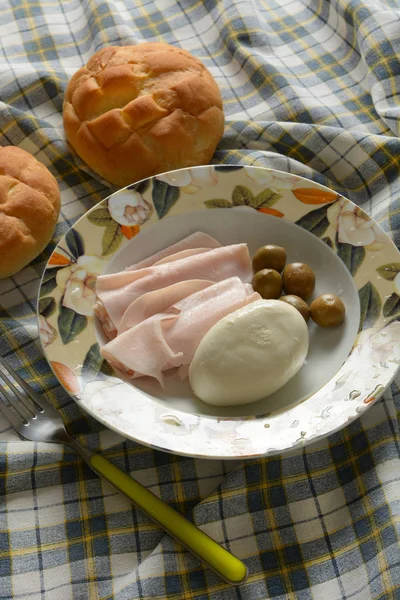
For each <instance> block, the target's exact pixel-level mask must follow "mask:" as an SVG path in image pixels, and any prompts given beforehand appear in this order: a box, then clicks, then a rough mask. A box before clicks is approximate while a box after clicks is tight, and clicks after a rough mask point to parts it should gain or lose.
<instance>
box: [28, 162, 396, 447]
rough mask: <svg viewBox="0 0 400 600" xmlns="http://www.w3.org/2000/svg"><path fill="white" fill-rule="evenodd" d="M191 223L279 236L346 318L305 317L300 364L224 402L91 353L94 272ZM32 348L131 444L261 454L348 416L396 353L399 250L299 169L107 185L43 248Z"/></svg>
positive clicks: (201, 170)
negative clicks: (275, 382)
mask: <svg viewBox="0 0 400 600" xmlns="http://www.w3.org/2000/svg"><path fill="white" fill-rule="evenodd" d="M195 231H203V232H205V233H208V234H210V235H212V236H214V237H215V238H216V239H218V240H219V241H220V242H221V243H222V244H232V243H239V242H246V243H247V244H248V245H249V249H250V252H251V253H253V252H254V251H255V250H256V249H257V248H258V247H259V246H261V245H265V244H269V243H272V244H279V245H283V246H284V247H285V248H286V250H287V253H288V262H294V261H301V262H306V263H308V264H309V265H310V266H311V267H312V269H313V270H314V272H315V273H316V278H317V284H316V289H315V293H314V296H318V295H319V294H322V293H325V292H332V293H335V294H337V295H339V296H340V297H341V298H342V299H343V301H344V303H345V305H346V320H345V322H344V324H343V325H342V326H340V327H338V328H336V329H332V330H326V329H321V328H318V327H316V326H315V325H314V324H312V323H310V325H309V328H310V351H309V355H308V357H307V361H306V363H305V365H304V366H303V367H302V369H301V371H300V372H299V373H298V374H297V375H296V377H294V378H293V379H292V380H291V381H290V382H289V383H288V384H287V385H286V386H284V387H283V388H281V389H280V390H279V391H278V392H276V393H275V394H273V395H271V396H269V397H268V398H265V399H264V400H261V401H259V402H257V403H254V404H250V405H246V406H243V407H235V408H219V407H211V406H208V405H206V404H204V403H202V402H201V401H200V400H198V399H196V398H195V397H194V396H193V394H192V393H191V391H190V388H189V385H188V383H187V382H184V383H182V382H180V381H179V380H178V378H176V377H174V376H171V377H167V380H166V385H165V388H164V389H161V387H160V386H159V385H158V383H157V382H155V381H152V380H149V379H148V378H146V379H138V380H134V381H133V383H127V382H125V381H123V380H122V379H120V378H119V377H118V376H117V375H115V374H114V373H112V371H111V369H110V367H109V366H108V365H107V363H105V362H104V361H103V360H102V358H101V356H100V353H99V344H100V345H101V344H102V343H104V339H103V337H102V332H101V328H100V327H98V326H97V323H96V319H95V318H94V316H93V305H94V302H95V293H94V286H95V279H96V276H97V275H98V274H101V273H110V272H116V271H118V270H121V269H124V268H125V267H126V266H128V265H131V264H133V263H135V262H138V261H139V260H142V259H143V258H145V257H146V256H148V255H150V254H153V253H154V252H156V251H158V250H160V249H162V248H164V247H166V246H168V245H170V244H171V243H174V242H176V241H178V240H179V239H181V238H183V237H185V236H187V235H188V234H190V233H193V232H195ZM39 298H40V299H39V306H38V313H39V316H38V318H39V326H40V337H41V341H42V345H43V348H44V352H45V355H46V357H47V359H48V361H49V362H50V365H51V367H52V369H53V371H54V373H55V374H56V376H57V377H58V379H59V381H60V382H61V383H62V385H63V386H64V387H65V389H66V390H67V391H68V392H69V393H70V394H71V395H72V396H73V397H74V398H75V399H76V400H77V402H79V404H80V405H81V406H82V407H83V408H84V409H85V410H86V411H87V412H89V413H90V414H91V415H92V416H93V417H95V418H96V419H98V420H99V421H101V422H102V423H104V425H106V426H108V427H110V428H111V429H114V430H115V431H118V432H119V433H120V434H121V435H123V436H126V437H128V438H131V439H134V440H136V441H138V442H140V443H143V444H146V445H149V446H153V447H155V448H158V449H161V450H165V451H167V452H175V453H179V454H186V455H190V456H199V457H206V458H239V457H242V458H244V457H253V458H254V457H257V456H266V455H270V454H274V453H278V452H283V451H285V450H288V449H292V448H293V447H294V446H296V445H298V444H305V443H308V442H310V441H314V440H316V439H317V438H320V437H323V436H326V435H328V434H330V433H332V432H333V431H335V430H337V429H340V428H341V427H343V426H344V425H345V424H347V423H348V422H350V421H352V420H353V419H356V418H357V417H358V415H360V414H361V413H362V412H363V411H365V410H367V408H368V406H370V405H371V404H372V403H373V402H374V401H375V400H376V399H377V398H378V397H379V396H380V395H381V394H382V392H383V390H384V389H385V388H386V387H387V385H389V383H390V382H391V380H392V379H393V377H394V376H395V374H396V371H397V369H398V365H399V362H400V324H399V322H398V318H399V316H400V253H399V252H398V250H397V249H396V247H395V246H394V244H393V243H392V242H391V240H390V239H389V238H388V237H387V235H386V234H385V233H384V232H383V231H382V229H381V228H380V227H379V226H378V225H377V224H376V223H375V222H374V221H373V220H372V219H370V217H369V216H368V215H366V214H365V213H364V212H363V211H362V210H361V209H360V208H358V207H356V206H355V205H354V204H353V203H352V202H350V201H349V200H347V199H345V198H343V197H341V196H339V195H338V194H336V193H335V192H332V191H331V190H329V189H327V188H325V187H324V186H321V185H319V184H317V183H314V182H311V181H309V180H306V179H303V178H301V177H297V176H294V175H289V174H287V173H282V172H279V171H275V170H270V169H263V168H257V167H228V166H216V167H210V166H205V167H195V168H191V169H182V170H179V171H173V172H170V173H166V174H163V175H159V176H156V177H153V178H150V179H147V180H144V181H142V182H139V183H137V184H134V185H132V186H129V187H127V188H125V189H123V190H120V191H119V192H116V193H115V194H113V195H112V196H110V197H109V198H108V199H106V200H103V201H102V202H100V203H99V204H98V205H96V206H95V207H94V208H93V209H92V210H91V211H89V212H88V213H87V214H86V215H84V216H83V217H82V218H81V219H80V220H79V221H78V222H77V223H76V224H75V225H74V227H73V228H72V229H70V230H69V231H68V233H67V234H66V235H65V237H64V238H63V239H62V240H61V241H60V243H59V244H58V246H57V248H56V249H55V250H54V252H53V254H52V256H51V257H50V260H49V262H48V264H47V267H46V270H45V272H44V275H43V279H42V283H41V288H40V297H39Z"/></svg>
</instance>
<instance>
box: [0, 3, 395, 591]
mask: <svg viewBox="0 0 400 600" xmlns="http://www.w3.org/2000/svg"><path fill="white" fill-rule="evenodd" d="M0 23H1V39H0V44H1V55H0V73H1V79H0V81H1V90H0V100H1V104H0V130H1V144H2V145H7V144H14V145H17V146H20V147H21V148H24V149H25V150H28V151H29V152H31V153H32V154H34V155H35V156H36V158H38V159H39V160H40V161H42V162H43V163H44V164H45V165H47V166H48V167H49V168H50V170H51V171H52V172H53V173H54V175H55V176H56V177H57V179H58V182H59V184H60V187H61V192H62V212H61V217H60V220H59V224H58V227H57V230H56V234H55V239H54V242H55V241H56V240H57V239H58V238H59V237H60V236H61V235H62V233H63V232H65V231H66V229H67V228H68V227H69V226H70V225H72V223H73V222H74V221H75V220H76V219H77V218H78V217H79V216H80V215H81V214H83V212H84V211H85V210H86V209H87V208H89V207H91V206H93V204H94V203H95V202H97V201H99V200H100V199H102V198H104V197H106V196H107V195H108V194H109V193H110V191H112V188H111V187H110V186H109V184H107V182H104V181H101V180H100V179H99V178H98V177H97V176H96V175H95V174H94V173H92V172H91V171H90V170H89V169H88V168H87V167H86V166H85V165H84V164H82V163H81V162H80V161H79V159H78V158H77V157H76V156H75V155H74V154H72V153H71V152H70V151H69V149H68V146H67V144H66V143H65V139H64V134H63V129H62V121H61V107H62V100H63V93H64V90H65V88H66V85H67V82H68V79H69V78H70V77H71V75H72V74H73V73H74V71H75V70H76V69H77V68H78V67H80V66H81V65H82V64H83V63H84V62H86V61H87V59H88V58H89V57H90V56H91V54H93V53H94V52H95V51H96V50H98V49H99V48H101V47H102V46H104V45H107V44H134V43H136V42H140V41H143V40H150V41H155V40H162V41H165V42H169V43H172V44H175V45H178V46H181V47H183V48H186V49H187V50H189V51H190V52H192V53H193V54H195V55H196V56H197V57H198V58H200V59H201V60H202V61H203V62H204V63H205V64H206V65H207V67H209V69H210V70H211V72H212V73H213V75H214V76H215V77H216V79H217V81H218V83H219V85H220V87H221V90H222V93H223V96H224V101H225V112H226V116H227V126H226V132H225V136H224V138H223V140H222V142H221V144H220V147H219V150H218V151H217V153H216V155H215V162H226V163H239V162H240V163H244V164H255V165H265V166H270V167H275V168H278V169H281V170H287V171H290V172H293V173H297V174H300V175H304V176H306V177H309V178H311V179H315V180H317V181H320V182H322V183H326V184H328V185H330V186H331V187H333V188H335V189H336V190H338V191H340V192H342V193H344V194H345V195H347V196H348V197H349V198H350V199H352V200H353V201H355V202H356V203H358V204H360V205H362V206H363V207H364V208H365V209H366V210H367V211H369V212H370V213H372V215H373V216H374V217H375V218H376V219H377V220H378V221H379V222H380V223H381V224H382V225H383V227H384V228H385V229H386V230H387V231H388V232H389V233H390V234H391V235H392V236H393V239H394V240H395V241H396V242H397V243H399V241H400V204H399V198H400V183H399V178H398V176H399V170H400V158H399V157H400V141H399V139H398V137H396V136H398V135H399V122H400V63H399V56H400V4H399V0H364V1H360V0H331V1H329V2H328V1H326V0H258V1H256V0H253V1H251V0H219V1H218V2H213V1H212V0H204V1H203V2H201V1H199V0H182V1H181V2H175V1H174V0H152V1H150V0H85V1H83V0H64V1H62V0H29V1H28V0H3V2H1V3H0ZM0 235H1V232H0ZM52 248H53V246H52V245H50V246H49V248H48V249H47V250H46V252H45V253H44V254H43V255H41V256H40V257H39V258H38V259H36V260H35V261H34V262H33V263H32V264H31V265H30V266H28V267H27V268H26V269H24V270H23V271H21V272H20V273H19V274H18V275H16V276H15V277H12V278H10V279H8V280H3V281H1V282H0V305H1V306H0V308H1V321H0V353H1V355H2V356H5V357H6V359H7V360H8V361H9V362H10V363H11V364H12V365H13V366H14V367H15V368H17V369H18V370H19V372H20V373H21V375H22V376H23V377H24V378H25V379H26V380H27V381H28V382H30V383H31V384H32V385H34V387H35V388H36V389H37V390H39V391H45V392H46V393H47V396H48V397H49V398H50V400H51V401H52V402H53V403H55V404H56V405H57V406H58V407H59V408H60V411H61V413H62V415H63V417H64V418H65V420H66V421H67V422H68V423H69V427H70V430H71V432H72V433H74V434H76V435H79V436H81V438H82V440H83V441H84V443H86V444H88V445H89V446H90V447H91V448H93V449H97V450H102V451H103V452H104V455H106V456H107V457H108V458H109V459H110V460H111V461H113V462H114V463H115V464H117V465H118V466H120V467H121V468H122V469H124V470H125V471H127V472H130V473H132V475H134V476H135V477H136V478H137V479H138V480H139V481H141V482H142V483H144V484H145V485H147V486H149V488H150V489H152V490H153V491H154V492H155V493H156V494H158V495H160V496H161V497H162V498H163V499H164V500H166V501H167V502H169V503H170V504H171V505H172V506H174V507H175V508H176V509H177V510H179V511H181V512H182V513H185V514H187V515H188V516H189V517H190V518H192V519H193V520H194V521H195V522H196V523H197V524H198V525H199V526H200V527H201V528H202V529H204V531H206V532H208V533H209V534H210V535H211V536H212V537H214V538H215V539H216V540H218V541H219V542H221V543H222V544H224V545H225V546H226V547H227V548H229V549H230V550H231V551H233V552H234V553H236V554H237V555H238V556H239V557H241V558H242V559H243V560H244V561H245V562H246V563H247V565H248V567H249V572H250V577H249V580H248V582H247V583H246V584H245V585H243V586H241V587H240V588H231V587H229V586H228V585H226V584H225V583H223V582H222V581H221V580H220V579H219V578H218V577H217V576H216V575H214V574H213V573H212V572H210V571H208V570H205V569H203V567H202V566H201V564H200V563H199V562H198V561H197V559H195V558H194V557H193V556H191V555H189V554H188V553H186V552H185V551H183V550H182V549H181V548H180V547H179V546H178V545H177V544H176V543H175V542H174V541H173V540H172V539H171V538H170V537H168V536H167V535H165V534H163V532H162V531H160V529H159V528H157V526H156V525H154V524H153V523H152V522H150V520H149V519H147V518H146V517H145V516H144V515H143V514H142V513H141V512H139V511H136V510H135V509H134V508H133V507H132V506H131V504H130V503H129V502H128V501H127V500H126V499H125V498H123V497H122V496H120V495H119V494H117V493H115V492H114V491H113V490H112V489H111V488H110V487H109V486H108V485H107V484H105V483H103V482H102V481H101V480H100V479H99V478H98V477H97V476H95V475H94V474H93V473H92V472H91V471H90V470H89V469H88V468H87V467H86V466H85V464H84V463H83V462H82V461H81V460H80V459H79V458H78V457H77V456H76V455H75V454H74V453H73V452H72V451H71V450H70V449H69V448H66V447H62V446H58V445H55V444H44V443H31V442H24V441H22V442H21V441H18V440H17V436H16V435H15V434H14V432H13V431H12V429H11V428H10V427H9V425H8V424H7V423H6V422H4V421H1V423H0V431H1V439H2V440H3V441H2V442H0V445H1V448H0V450H1V468H0V485H1V492H0V495H1V513H0V576H1V577H0V595H1V598H2V599H9V598H18V599H24V598H29V599H30V600H39V599H40V600H42V599H46V600H47V599H48V600H68V599H74V600H77V599H82V600H87V599H88V600H100V599H101V600H106V599H111V598H115V599H116V600H123V599H126V600H128V599H129V600H131V599H137V598H140V599H147V598H158V599H165V598H168V600H172V599H176V600H182V599H183V598H185V599H193V600H205V599H207V598H213V600H259V599H265V598H274V599H280V600H282V599H284V598H290V599H298V600H308V599H313V600H325V599H327V600H344V599H347V600H350V599H351V600H369V599H373V600H378V599H379V600H384V599H385V600H389V599H398V598H400V549H399V537H400V456H399V453H400V431H399V420H398V417H399V413H398V412H397V413H396V404H397V407H398V409H400V391H399V389H398V387H397V386H396V384H393V386H392V391H391V393H390V392H387V394H386V396H385V398H384V399H382V400H381V401H380V402H378V403H377V404H376V405H374V406H373V407H372V408H371V410H370V411H369V412H368V413H367V414H366V415H365V416H363V418H362V419H360V420H358V421H357V422H355V423H352V424H351V425H350V426H349V427H348V428H346V429H344V430H343V431H340V432H338V433H336V434H334V435H332V436H331V437H330V438H329V439H327V440H325V441H324V442H321V443H320V444H319V445H318V446H316V445H314V446H310V447H308V448H306V449H304V450H303V451H298V452H296V453H291V454H285V455H284V456H276V457H273V458H269V459H265V460H259V461H249V462H245V463H225V464H224V463H222V462H218V461H216V462H213V461H204V460H190V459H187V458H182V457H177V456H170V455H166V454H163V453H161V452H156V451H153V450H149V449H147V448H144V447H141V446H139V445H137V444H134V443H132V442H127V441H124V440H122V439H121V438H119V437H118V436H117V435H116V434H114V433H112V432H110V431H107V430H104V429H102V427H101V426H100V425H99V424H98V423H97V422H95V421H94V420H92V419H90V418H89V417H88V416H87V415H85V414H83V413H82V412H80V410H79V409H78V407H77V405H76V404H75V403H74V402H73V401H72V400H71V399H70V398H69V397H68V396H67V395H66V394H65V392H63V390H62V389H61V388H60V386H59V385H58V384H57V381H56V380H55V379H54V377H53V375H52V374H51V372H50V370H49V368H48V366H47V364H46V361H45V360H44V358H43V357H42V354H41V351H40V348H39V345H38V342H37V327H36V320H35V316H34V311H35V303H36V294H37V289H38V284H39V278H40V274H41V273H42V270H43V268H44V265H45V262H46V259H47V257H48V256H49V254H50V252H51V250H52Z"/></svg>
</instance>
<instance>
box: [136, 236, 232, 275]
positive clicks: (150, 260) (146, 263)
mask: <svg viewBox="0 0 400 600" xmlns="http://www.w3.org/2000/svg"><path fill="white" fill-rule="evenodd" d="M220 247H221V244H220V243H219V242H218V241H217V240H215V239H214V238H213V237H211V236H210V235H207V234H206V233H203V232H202V231H196V233H192V234H190V235H188V236H187V237H185V238H183V240H179V242H176V244H172V245H171V246H168V247H167V248H164V249H163V250H160V251H159V252H156V254H152V255H151V256H148V257H147V258H145V259H144V260H141V261H140V262H138V263H136V264H134V265H132V266H130V267H126V270H127V271H136V270H137V269H144V268H145V267H151V266H153V265H154V264H155V263H156V262H159V261H160V260H162V259H164V258H167V257H168V256H171V255H172V254H176V253H177V252H181V251H182V250H191V249H194V248H209V249H210V248H220Z"/></svg>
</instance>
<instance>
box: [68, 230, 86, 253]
mask: <svg viewBox="0 0 400 600" xmlns="http://www.w3.org/2000/svg"><path fill="white" fill-rule="evenodd" d="M65 241H66V243H67V246H68V248H69V250H70V252H71V254H72V256H73V257H74V258H75V259H77V258H79V256H82V255H83V254H85V244H84V242H83V238H82V236H81V234H80V233H78V232H77V231H76V229H74V228H73V227H72V228H71V229H70V230H69V231H68V233H67V234H66V236H65Z"/></svg>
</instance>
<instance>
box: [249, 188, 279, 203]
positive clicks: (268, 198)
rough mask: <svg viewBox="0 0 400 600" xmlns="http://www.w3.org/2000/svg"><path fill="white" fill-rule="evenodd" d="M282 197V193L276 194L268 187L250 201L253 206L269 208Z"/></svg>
mask: <svg viewBox="0 0 400 600" xmlns="http://www.w3.org/2000/svg"><path fill="white" fill-rule="evenodd" d="M281 198H282V194H277V193H276V192H273V191H272V190H270V189H268V188H267V189H266V190H263V191H262V192H260V193H259V194H257V196H255V197H254V198H253V200H252V201H251V202H250V206H252V207H253V208H270V207H271V206H273V205H274V204H276V203H277V202H279V200H280V199H281Z"/></svg>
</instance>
